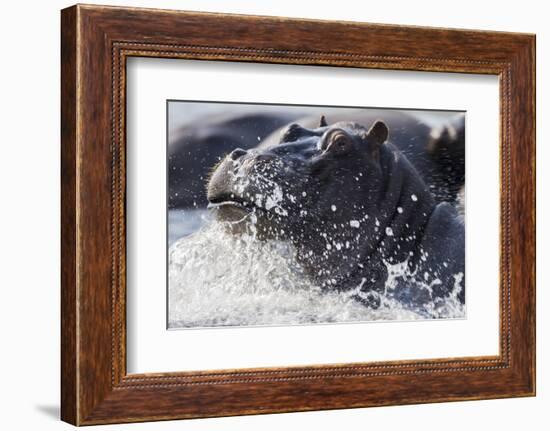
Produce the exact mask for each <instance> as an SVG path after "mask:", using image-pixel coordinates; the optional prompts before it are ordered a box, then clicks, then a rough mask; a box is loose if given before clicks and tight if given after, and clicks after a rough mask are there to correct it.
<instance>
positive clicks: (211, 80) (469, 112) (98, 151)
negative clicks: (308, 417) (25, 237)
mask: <svg viewBox="0 0 550 431" xmlns="http://www.w3.org/2000/svg"><path fill="white" fill-rule="evenodd" d="M61 17H62V25H61V49H62V64H61V71H62V77H61V78H62V94H61V102H62V103H61V109H62V112H61V117H62V151H61V163H62V182H61V189H62V190H61V191H62V197H61V200H62V238H61V240H62V286H61V291H62V326H61V339H62V345H61V351H62V364H61V366H62V373H61V375H62V382H61V397H62V399H61V416H62V419H63V420H64V421H67V422H69V423H72V424H75V425H92V424H105V423H119V422H138V421H153V420H167V419H179V418H198V417H213V416H230V415H242V414H259V413H274V412H289V411H307V410H322V409H340V408H354V407H369V406H382V405H396V404H413V403H430V402H441V401H456V400H475V399H490V398H503V397H518V396H533V395H534V394H535V134H534V132H535V108H534V101H535V78H534V73H535V72H534V71H535V36H534V35H529V34H514V33H500V32H486V31H471V30H450V29H439V28H438V29H436V28H422V27H403V26H391V25H377V24H365V23H351V22H330V21H313V20H296V19H286V18H276V17H253V16H239V15H220V14H211V13H196V12H192V13H191V12H179V11H168V10H149V9H134V8H119V7H104V6H92V5H86V6H83V5H77V6H73V7H70V8H68V9H64V10H63V11H62V14H61Z"/></svg>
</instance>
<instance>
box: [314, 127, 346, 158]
mask: <svg viewBox="0 0 550 431" xmlns="http://www.w3.org/2000/svg"><path fill="white" fill-rule="evenodd" d="M352 147H353V144H352V142H351V139H350V137H349V136H348V135H347V133H345V132H344V131H342V130H336V131H335V132H333V133H331V134H330V135H329V136H327V138H326V139H325V142H323V145H322V146H321V150H323V151H325V152H327V153H333V154H340V155H341V154H346V153H347V152H349V151H350V150H351V149H352Z"/></svg>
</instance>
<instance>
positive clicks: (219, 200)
mask: <svg viewBox="0 0 550 431" xmlns="http://www.w3.org/2000/svg"><path fill="white" fill-rule="evenodd" d="M254 206H255V205H254V204H252V203H250V202H248V201H246V200H245V199H241V198H240V197H239V196H236V195H235V194H234V193H223V194H219V195H216V196H209V197H208V209H216V208H223V207H234V208H236V209H241V210H243V211H246V212H251V211H252V209H253V208H254Z"/></svg>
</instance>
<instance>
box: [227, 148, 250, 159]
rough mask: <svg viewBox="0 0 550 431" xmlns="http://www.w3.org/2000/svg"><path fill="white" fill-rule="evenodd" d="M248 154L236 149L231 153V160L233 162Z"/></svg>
mask: <svg viewBox="0 0 550 431" xmlns="http://www.w3.org/2000/svg"><path fill="white" fill-rule="evenodd" d="M245 154H246V151H245V150H243V149H241V148H235V149H234V150H233V151H231V153H229V158H230V159H231V160H237V159H239V158H240V157H242V156H244V155H245Z"/></svg>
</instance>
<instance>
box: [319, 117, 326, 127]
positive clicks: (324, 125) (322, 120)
mask: <svg viewBox="0 0 550 431" xmlns="http://www.w3.org/2000/svg"><path fill="white" fill-rule="evenodd" d="M327 126H328V124H327V119H326V118H325V116H324V115H321V120H320V121H319V127H327Z"/></svg>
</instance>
